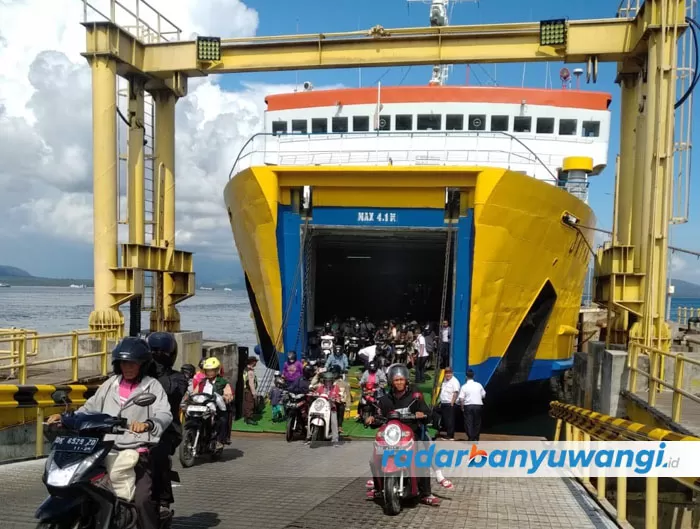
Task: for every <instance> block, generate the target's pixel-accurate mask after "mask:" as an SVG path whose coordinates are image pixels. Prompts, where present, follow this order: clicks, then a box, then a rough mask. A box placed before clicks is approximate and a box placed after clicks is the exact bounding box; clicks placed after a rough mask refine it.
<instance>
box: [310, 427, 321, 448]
mask: <svg viewBox="0 0 700 529" xmlns="http://www.w3.org/2000/svg"><path fill="white" fill-rule="evenodd" d="M319 437H321V429H320V428H319V427H318V426H316V425H314V426H312V427H311V446H316V444H317V443H318V438H319Z"/></svg>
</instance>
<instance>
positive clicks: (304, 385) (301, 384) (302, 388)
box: [287, 365, 316, 395]
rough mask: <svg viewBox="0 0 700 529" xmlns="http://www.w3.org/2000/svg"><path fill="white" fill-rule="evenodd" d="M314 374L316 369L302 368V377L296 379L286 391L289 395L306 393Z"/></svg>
mask: <svg viewBox="0 0 700 529" xmlns="http://www.w3.org/2000/svg"><path fill="white" fill-rule="evenodd" d="M315 374H316V368H315V367H314V366H311V365H308V366H304V370H303V372H302V376H301V377H299V378H297V379H296V380H295V381H294V382H292V383H291V384H290V385H289V386H288V387H287V391H289V393H295V394H297V395H301V394H306V393H308V392H309V390H310V386H311V379H312V378H313V376H314V375H315Z"/></svg>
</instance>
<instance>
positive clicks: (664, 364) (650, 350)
mask: <svg viewBox="0 0 700 529" xmlns="http://www.w3.org/2000/svg"><path fill="white" fill-rule="evenodd" d="M641 358H645V359H646V360H647V362H645V363H648V367H646V368H645V367H643V366H642V364H641V362H640V359H641ZM686 366H689V369H688V371H689V372H688V373H686V369H685V368H686ZM627 367H628V369H629V379H628V381H627V389H628V391H629V392H630V393H632V394H636V393H637V391H638V382H639V380H638V377H639V376H640V375H641V376H642V377H644V378H646V380H647V381H648V395H647V403H648V404H649V406H650V407H655V406H656V400H657V394H658V393H660V392H662V391H664V390H670V391H671V392H672V394H673V397H672V399H673V400H672V405H671V420H673V421H674V422H675V423H678V424H680V422H681V415H682V408H683V404H684V402H685V403H686V404H688V405H690V406H693V407H694V408H695V409H694V411H697V410H698V409H697V408H696V407H697V406H698V405H700V396H698V395H696V394H694V393H692V392H691V390H690V388H691V387H692V386H693V375H695V374H696V373H697V372H698V371H700V361H698V360H696V359H694V358H689V357H687V356H684V355H683V353H679V352H674V351H662V350H661V349H657V348H655V347H649V346H646V345H643V344H640V343H638V342H630V343H629V351H628V356H627ZM667 373H668V374H669V375H670V373H673V377H672V378H671V377H670V376H667Z"/></svg>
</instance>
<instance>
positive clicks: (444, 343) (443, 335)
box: [438, 320, 452, 368]
mask: <svg viewBox="0 0 700 529" xmlns="http://www.w3.org/2000/svg"><path fill="white" fill-rule="evenodd" d="M451 336H452V329H451V328H450V324H449V322H448V321H447V320H444V321H443V322H442V327H441V328H440V348H439V350H438V354H439V356H440V358H439V360H438V361H439V366H440V367H443V368H444V367H447V366H448V365H450V337H451Z"/></svg>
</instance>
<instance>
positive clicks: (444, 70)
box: [406, 0, 479, 86]
mask: <svg viewBox="0 0 700 529" xmlns="http://www.w3.org/2000/svg"><path fill="white" fill-rule="evenodd" d="M406 2H408V3H409V4H410V3H411V2H420V3H422V4H430V25H431V26H433V27H444V26H449V22H450V21H449V18H450V16H451V15H452V8H454V4H458V3H460V2H472V3H475V4H477V5H479V0H406ZM450 2H452V5H451V4H450ZM448 13H449V14H448ZM451 69H452V65H451V64H444V65H439V64H437V65H435V66H433V75H432V78H431V79H430V85H438V86H441V85H444V84H446V82H447V77H448V75H449V73H450V71H451Z"/></svg>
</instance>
